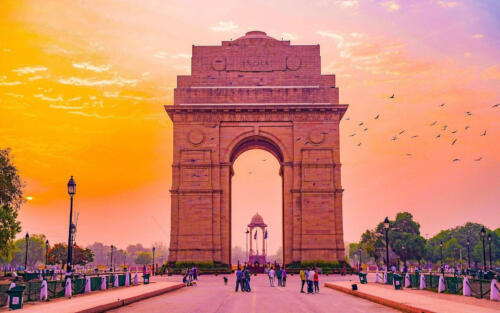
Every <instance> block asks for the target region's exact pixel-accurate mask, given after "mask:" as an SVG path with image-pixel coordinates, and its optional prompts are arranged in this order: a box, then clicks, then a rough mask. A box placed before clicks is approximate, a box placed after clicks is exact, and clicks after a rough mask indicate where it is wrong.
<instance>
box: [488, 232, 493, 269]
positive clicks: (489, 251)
mask: <svg viewBox="0 0 500 313" xmlns="http://www.w3.org/2000/svg"><path fill="white" fill-rule="evenodd" d="M491 240H492V238H491V234H488V253H489V254H490V270H491V269H493V266H492V264H491Z"/></svg>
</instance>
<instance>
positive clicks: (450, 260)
mask: <svg viewBox="0 0 500 313" xmlns="http://www.w3.org/2000/svg"><path fill="white" fill-rule="evenodd" d="M389 225H390V227H389V231H388V237H389V264H395V263H397V262H398V261H404V260H406V261H407V262H413V263H417V262H418V263H420V264H424V263H427V262H431V263H433V264H441V250H442V255H443V262H444V263H446V264H451V265H456V264H458V263H460V261H461V262H462V263H465V264H467V263H468V255H469V254H470V259H471V266H478V265H479V266H482V264H483V245H482V237H481V229H482V228H483V225H481V224H477V223H472V222H468V223H466V224H465V225H462V226H457V227H454V228H450V229H446V230H442V231H440V232H439V233H438V234H436V235H435V236H433V237H432V238H429V239H426V238H424V237H423V236H422V235H421V233H420V224H419V223H418V222H416V221H414V220H413V215H412V214H411V213H408V212H400V213H398V214H397V215H396V219H395V220H389ZM485 230H486V235H485V237H484V241H485V252H486V261H487V264H488V266H489V245H490V244H489V241H488V236H490V237H491V251H492V253H491V254H492V260H493V264H500V260H499V259H500V228H497V229H495V230H492V229H489V228H487V227H485ZM467 242H468V243H469V244H467ZM441 245H442V246H441ZM467 247H468V248H469V253H468V250H467ZM360 254H361V260H362V261H363V263H367V262H368V261H371V262H374V263H377V264H385V261H386V243H385V229H384V221H381V222H379V223H378V224H377V226H376V227H375V228H374V229H368V230H366V231H365V232H364V233H363V234H362V235H361V238H360V240H359V242H357V243H351V244H350V245H349V258H350V259H351V260H353V261H355V262H358V261H359V258H360ZM460 256H461V258H460Z"/></svg>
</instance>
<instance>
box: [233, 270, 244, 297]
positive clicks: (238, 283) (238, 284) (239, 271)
mask: <svg viewBox="0 0 500 313" xmlns="http://www.w3.org/2000/svg"><path fill="white" fill-rule="evenodd" d="M242 278H243V272H241V270H240V268H239V267H238V270H237V271H236V289H235V290H234V291H236V292H238V287H239V286H240V285H241V291H244V290H243V283H242V281H241V279H242Z"/></svg>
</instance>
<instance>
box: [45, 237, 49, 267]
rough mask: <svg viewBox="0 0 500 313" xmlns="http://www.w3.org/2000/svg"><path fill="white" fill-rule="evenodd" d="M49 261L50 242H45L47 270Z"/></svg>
mask: <svg viewBox="0 0 500 313" xmlns="http://www.w3.org/2000/svg"><path fill="white" fill-rule="evenodd" d="M48 260H49V240H48V239H47V240H45V269H47V263H48Z"/></svg>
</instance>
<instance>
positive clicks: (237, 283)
mask: <svg viewBox="0 0 500 313" xmlns="http://www.w3.org/2000/svg"><path fill="white" fill-rule="evenodd" d="M240 285H241V291H245V290H244V288H243V280H242V279H237V280H236V289H235V290H234V291H236V292H238V287H239V286H240Z"/></svg>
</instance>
